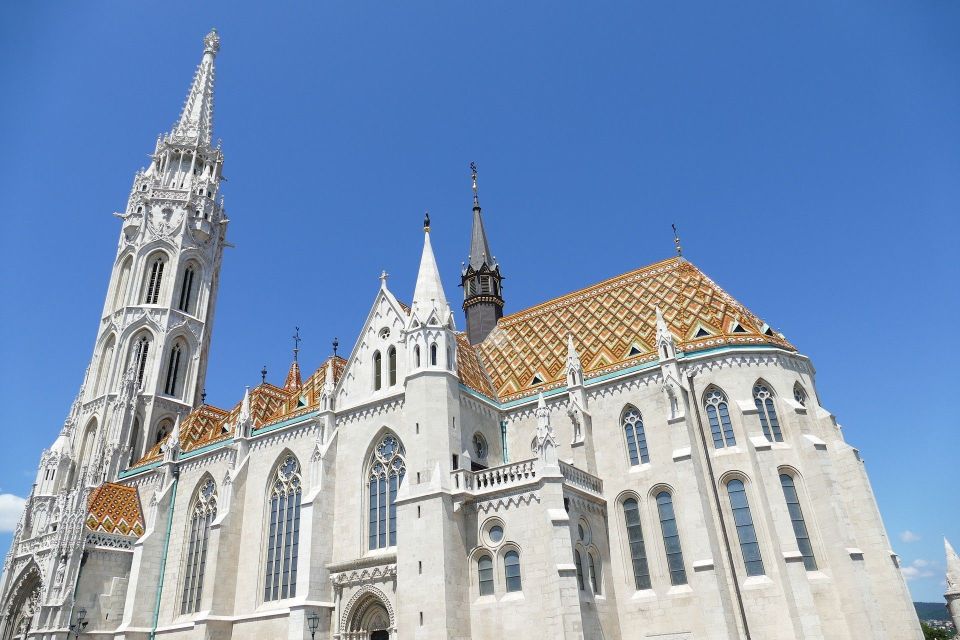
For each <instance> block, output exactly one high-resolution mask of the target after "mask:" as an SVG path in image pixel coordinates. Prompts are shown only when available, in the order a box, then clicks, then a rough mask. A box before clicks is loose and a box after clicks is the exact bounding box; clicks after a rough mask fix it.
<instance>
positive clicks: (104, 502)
mask: <svg viewBox="0 0 960 640" xmlns="http://www.w3.org/2000/svg"><path fill="white" fill-rule="evenodd" d="M87 511H88V512H89V513H88V514H87V521H86V525H87V528H88V529H90V530H91V531H104V532H106V533H119V534H121V535H125V536H136V537H138V538H139V537H140V536H141V535H143V525H144V523H143V511H142V510H141V509H140V497H139V496H138V495H137V488H136V487H127V486H124V485H122V484H116V483H114V482H106V483H104V484H102V485H100V486H99V487H97V488H96V489H94V490H93V491H92V492H91V493H90V497H89V498H88V500H87Z"/></svg>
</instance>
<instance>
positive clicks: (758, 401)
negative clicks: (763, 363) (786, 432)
mask: <svg viewBox="0 0 960 640" xmlns="http://www.w3.org/2000/svg"><path fill="white" fill-rule="evenodd" d="M773 397H774V392H773V387H772V386H770V384H769V383H768V382H767V381H766V380H764V379H763V378H761V379H759V380H757V381H756V382H754V383H753V404H754V406H756V408H757V416H758V417H759V418H760V428H761V429H762V430H763V436H764V437H765V438H766V439H767V440H769V441H770V442H783V431H782V430H781V429H780V419H779V418H778V417H777V405H776V403H775V402H774V401H773Z"/></svg>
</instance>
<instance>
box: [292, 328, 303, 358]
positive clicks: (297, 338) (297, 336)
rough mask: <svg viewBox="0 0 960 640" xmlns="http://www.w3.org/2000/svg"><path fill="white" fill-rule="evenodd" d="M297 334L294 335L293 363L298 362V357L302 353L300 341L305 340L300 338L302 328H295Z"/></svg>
mask: <svg viewBox="0 0 960 640" xmlns="http://www.w3.org/2000/svg"><path fill="white" fill-rule="evenodd" d="M294 329H295V330H296V332H295V333H294V334H293V361H294V362H296V361H297V355H298V354H299V353H300V341H301V340H302V339H303V338H301V337H300V327H294Z"/></svg>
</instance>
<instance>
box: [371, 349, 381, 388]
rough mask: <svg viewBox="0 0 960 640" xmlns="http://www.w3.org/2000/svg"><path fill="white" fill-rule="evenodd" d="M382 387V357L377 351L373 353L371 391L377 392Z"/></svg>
mask: <svg viewBox="0 0 960 640" xmlns="http://www.w3.org/2000/svg"><path fill="white" fill-rule="evenodd" d="M382 386H383V356H382V355H380V352H379V351H375V352H374V353H373V390H374V391H379V390H380V387H382Z"/></svg>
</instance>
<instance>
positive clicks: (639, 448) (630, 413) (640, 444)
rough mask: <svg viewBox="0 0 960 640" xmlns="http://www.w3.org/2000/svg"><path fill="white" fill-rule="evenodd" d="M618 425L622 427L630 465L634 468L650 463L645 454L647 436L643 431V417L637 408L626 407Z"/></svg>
mask: <svg viewBox="0 0 960 640" xmlns="http://www.w3.org/2000/svg"><path fill="white" fill-rule="evenodd" d="M620 424H622V425H623V431H624V434H625V435H626V437H627V454H628V455H629V456H630V464H631V465H632V466H636V465H638V464H640V463H647V462H650V454H649V453H648V452H647V436H646V434H645V433H644V431H643V417H642V416H641V415H640V412H639V411H638V410H637V408H636V407H633V406H630V405H628V406H627V408H626V409H624V410H623V417H622V418H621V419H620Z"/></svg>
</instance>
